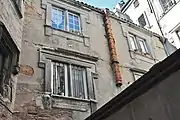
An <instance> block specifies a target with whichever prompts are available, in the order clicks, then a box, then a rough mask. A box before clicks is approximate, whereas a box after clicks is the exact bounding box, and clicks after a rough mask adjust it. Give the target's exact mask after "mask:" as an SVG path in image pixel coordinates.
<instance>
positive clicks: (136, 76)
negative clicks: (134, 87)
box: [133, 72, 144, 81]
mask: <svg viewBox="0 0 180 120" xmlns="http://www.w3.org/2000/svg"><path fill="white" fill-rule="evenodd" d="M143 75H144V74H143V73H139V72H133V76H134V80H135V81H136V80H138V79H139V78H141V77H142V76H143Z"/></svg>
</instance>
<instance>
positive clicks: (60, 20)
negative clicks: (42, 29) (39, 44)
mask: <svg viewBox="0 0 180 120" xmlns="http://www.w3.org/2000/svg"><path fill="white" fill-rule="evenodd" d="M51 20H52V27H54V28H57V29H61V30H64V28H65V27H64V26H65V17H64V11H63V10H60V9H58V8H53V9H52V18H51Z"/></svg>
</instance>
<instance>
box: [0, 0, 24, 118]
mask: <svg viewBox="0 0 180 120" xmlns="http://www.w3.org/2000/svg"><path fill="white" fill-rule="evenodd" d="M21 8H22V9H19V11H17V9H18V8H17V6H15V4H14V3H13V1H12V0H0V40H1V42H2V41H3V40H2V39H1V37H2V36H1V35H2V32H3V34H4V35H5V34H6V35H7V36H3V37H5V38H3V39H5V40H6V39H8V40H6V41H5V43H6V42H7V41H8V42H7V43H10V44H11V45H12V44H14V43H15V44H14V45H13V47H14V48H15V49H17V52H20V51H21V39H22V25H23V19H22V15H23V1H21ZM7 43H6V44H7ZM10 44H8V45H5V46H6V47H7V46H8V47H9V46H11V45H10ZM1 45H2V43H1ZM1 47H2V46H1ZM14 48H10V49H12V50H13V49H14ZM0 49H2V48H0ZM15 49H14V50H15ZM3 50H5V48H3ZM13 52H16V51H13ZM1 53H2V51H1ZM1 55H2V54H1ZM16 55H17V54H16ZM13 56H14V55H13ZM13 56H12V55H11V56H10V57H13ZM17 57H18V56H16V59H19V58H17ZM5 59H6V58H5ZM1 60H2V56H1ZM11 60H12V59H11V58H10V59H9V61H11ZM12 61H13V60H12ZM1 62H2V61H1ZM17 62H18V60H17ZM17 64H18V63H13V64H12V65H17ZM13 67H15V66H13ZM1 68H2V66H1ZM8 71H11V70H10V69H8ZM3 72H4V71H3ZM11 72H12V71H11ZM0 74H1V78H0V81H1V86H0V88H1V90H2V89H4V91H3V93H6V95H7V96H6V97H5V96H3V95H2V93H1V95H0V117H1V118H0V119H2V120H11V119H12V112H13V108H14V100H15V94H16V82H17V75H15V74H12V73H10V78H9V80H7V79H6V85H7V81H8V82H9V84H8V85H9V86H8V88H9V89H7V88H6V91H5V84H4V83H2V81H3V80H2V78H3V77H4V76H5V73H3V74H2V71H1V73H0ZM3 75H4V76H3ZM2 76H3V77H2ZM6 87H7V86H6ZM1 92H2V91H1Z"/></svg>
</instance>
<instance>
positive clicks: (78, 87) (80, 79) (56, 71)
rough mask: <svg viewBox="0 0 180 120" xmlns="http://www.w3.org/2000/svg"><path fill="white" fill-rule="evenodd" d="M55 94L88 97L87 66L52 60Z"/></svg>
mask: <svg viewBox="0 0 180 120" xmlns="http://www.w3.org/2000/svg"><path fill="white" fill-rule="evenodd" d="M51 71H52V90H53V94H55V95H61V96H68V97H75V98H81V99H87V77H86V68H85V67H82V66H78V65H73V64H67V63H61V62H52V70H51Z"/></svg>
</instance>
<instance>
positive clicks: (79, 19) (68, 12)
mask: <svg viewBox="0 0 180 120" xmlns="http://www.w3.org/2000/svg"><path fill="white" fill-rule="evenodd" d="M69 14H72V15H73V16H76V17H78V22H79V31H76V30H74V32H78V33H81V18H80V15H77V14H75V13H74V12H71V11H67V16H68V17H67V19H68V20H67V24H68V25H67V26H68V27H67V28H68V31H69V32H72V31H70V29H69ZM74 29H75V28H74Z"/></svg>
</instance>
